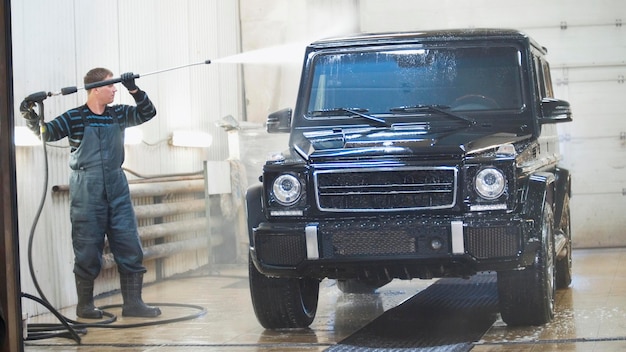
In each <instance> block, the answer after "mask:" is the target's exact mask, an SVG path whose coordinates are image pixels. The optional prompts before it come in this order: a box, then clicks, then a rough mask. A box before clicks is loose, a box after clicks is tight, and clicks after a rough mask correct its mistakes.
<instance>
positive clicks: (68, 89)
mask: <svg viewBox="0 0 626 352" xmlns="http://www.w3.org/2000/svg"><path fill="white" fill-rule="evenodd" d="M210 63H211V60H204V61H200V62H195V63H191V64H186V65H181V66H176V67H170V68H166V69H163V70H158V71H153V72H148V73H144V74H141V75H140V74H135V75H134V76H133V78H139V77H145V76H150V75H155V74H158V73H163V72H167V71H173V70H178V69H181V68H185V67H191V66H197V65H208V64H210ZM121 81H122V78H121V77H117V78H111V79H107V80H104V81H100V82H93V83H89V84H86V85H85V87H83V88H77V87H75V86H74V87H65V88H62V89H61V91H60V92H56V93H51V92H48V93H46V92H39V93H34V94H31V95H35V94H39V95H41V94H44V96H43V99H45V97H46V96H53V95H68V94H73V93H76V92H77V91H78V90H80V89H85V90H88V89H92V88H98V87H103V86H108V85H109V84H115V83H119V82H121ZM38 98H41V97H40V96H38ZM43 99H41V100H43Z"/></svg>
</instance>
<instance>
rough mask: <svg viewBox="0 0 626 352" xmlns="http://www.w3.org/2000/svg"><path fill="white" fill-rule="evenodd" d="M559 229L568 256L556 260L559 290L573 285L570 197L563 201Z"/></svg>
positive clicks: (557, 286)
mask: <svg viewBox="0 0 626 352" xmlns="http://www.w3.org/2000/svg"><path fill="white" fill-rule="evenodd" d="M559 228H560V229H561V232H562V233H563V234H564V235H565V238H566V239H567V245H565V249H566V250H567V255H566V256H565V257H563V258H560V259H557V260H556V272H555V275H556V279H555V281H556V288H557V290H558V289H562V288H567V287H568V286H569V285H570V284H571V283H572V223H571V221H570V211H569V196H565V198H564V199H563V213H562V214H561V221H560V223H559Z"/></svg>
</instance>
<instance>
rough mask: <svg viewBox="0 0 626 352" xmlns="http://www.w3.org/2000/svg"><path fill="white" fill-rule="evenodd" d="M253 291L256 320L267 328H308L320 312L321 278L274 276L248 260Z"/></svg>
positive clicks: (251, 290)
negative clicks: (260, 270)
mask: <svg viewBox="0 0 626 352" xmlns="http://www.w3.org/2000/svg"><path fill="white" fill-rule="evenodd" d="M248 269H249V270H248V272H249V273H248V274H249V277H248V278H249V280H250V295H251V297H252V306H253V307H254V313H255V314H256V317H257V320H258V321H259V323H261V325H262V326H263V327H264V328H266V329H289V328H306V327H308V326H309V325H311V323H312V322H313V319H314V318H315V313H316V312H317V302H318V296H319V286H320V282H319V280H317V279H310V278H272V277H267V276H265V275H263V274H262V273H260V272H259V271H258V270H257V268H256V266H254V263H253V262H252V258H250V259H249V263H248Z"/></svg>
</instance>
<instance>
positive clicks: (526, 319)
mask: <svg viewBox="0 0 626 352" xmlns="http://www.w3.org/2000/svg"><path fill="white" fill-rule="evenodd" d="M553 223H554V222H553V212H552V208H551V207H549V206H547V205H546V207H545V209H544V212H543V219H542V224H541V233H540V234H539V235H540V238H541V247H540V249H539V250H537V253H536V255H535V260H534V262H533V264H532V265H531V266H529V267H527V268H526V269H525V270H510V271H501V272H498V294H499V299H500V314H501V315H502V320H504V322H505V323H507V325H510V326H527V325H542V324H545V323H548V322H549V321H551V320H552V318H553V317H554V295H555V274H554V265H555V263H554V260H555V254H554V233H553Z"/></svg>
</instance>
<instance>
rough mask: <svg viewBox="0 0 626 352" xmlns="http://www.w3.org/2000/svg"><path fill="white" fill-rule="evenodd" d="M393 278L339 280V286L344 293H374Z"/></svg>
mask: <svg viewBox="0 0 626 352" xmlns="http://www.w3.org/2000/svg"><path fill="white" fill-rule="evenodd" d="M390 282H391V280H372V281H364V280H358V279H347V280H337V287H338V288H339V290H340V291H341V292H343V293H359V294H367V293H373V292H374V291H376V289H378V288H380V287H383V286H385V285H386V284H388V283H390Z"/></svg>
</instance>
